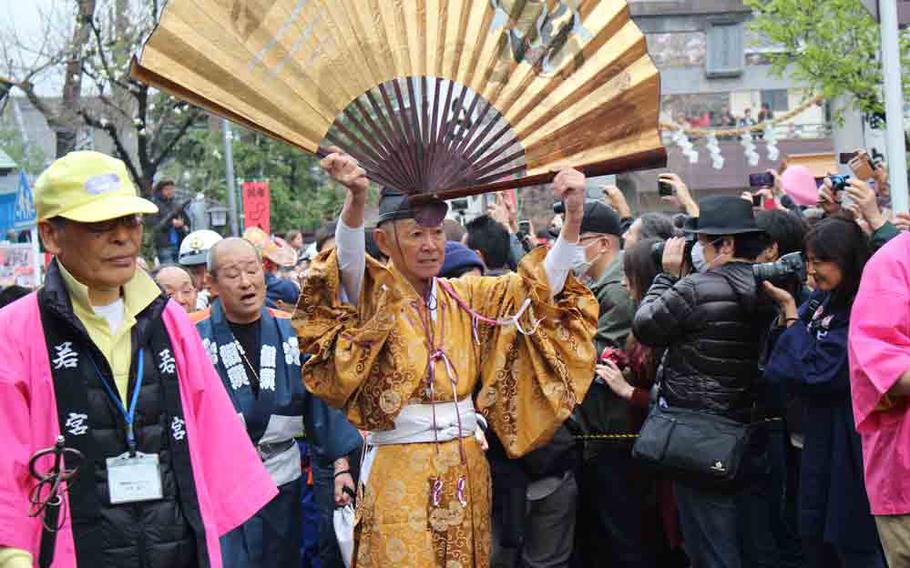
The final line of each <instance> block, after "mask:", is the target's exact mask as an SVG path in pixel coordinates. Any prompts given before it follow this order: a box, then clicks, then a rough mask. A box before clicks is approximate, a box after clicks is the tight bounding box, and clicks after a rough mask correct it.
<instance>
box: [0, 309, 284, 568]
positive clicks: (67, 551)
mask: <svg viewBox="0 0 910 568" xmlns="http://www.w3.org/2000/svg"><path fill="white" fill-rule="evenodd" d="M162 317H163V318H164V325H165V328H166V329H167V331H168V335H169V336H170V338H171V344H172V347H173V352H174V358H175V359H176V361H177V374H178V377H179V379H180V399H181V402H182V403H183V412H184V418H185V420H186V431H187V436H188V440H189V452H190V460H191V462H192V465H193V478H194V480H195V483H196V494H197V498H198V500H199V510H200V513H201V515H202V522H203V524H204V525H205V534H206V544H207V546H208V553H209V558H210V560H211V564H212V566H214V567H220V566H221V549H220V546H219V544H218V538H219V537H220V536H221V535H223V534H225V533H226V532H228V531H230V530H231V529H233V528H235V527H237V526H238V525H240V524H241V523H243V522H244V521H246V520H247V519H248V518H250V517H252V516H253V515H254V514H255V513H256V512H257V511H258V510H259V509H261V508H262V507H263V506H264V505H265V504H266V503H268V502H269V501H270V500H271V499H272V498H273V497H274V496H275V495H276V494H277V488H276V487H275V484H274V482H272V478H271V476H269V474H268V472H267V471H266V469H265V468H264V467H263V465H262V463H261V461H260V459H259V456H258V454H257V453H256V451H255V449H254V448H253V445H252V443H251V442H250V438H249V436H248V435H247V433H246V430H245V429H244V427H243V424H242V422H241V421H240V420H239V419H238V418H237V412H236V411H235V410H234V406H233V405H232V404H231V401H230V398H228V394H227V392H226V391H225V389H224V385H223V384H222V382H221V379H220V378H219V376H218V374H217V373H216V371H215V369H214V367H212V364H211V360H210V359H209V356H208V353H207V352H206V351H205V349H204V348H203V346H202V341H201V339H200V338H199V335H198V334H197V332H196V328H195V327H194V326H193V324H192V323H190V320H189V319H188V318H187V316H186V314H185V313H184V311H183V309H182V308H181V307H180V306H178V305H177V304H175V303H174V302H173V301H169V302H168V304H167V307H166V308H165V310H164V313H163V316H162ZM59 433H60V427H59V423H58V419H57V406H56V400H55V397H54V384H53V378H52V375H51V368H50V361H49V358H48V351H47V346H46V344H45V341H44V331H43V328H42V325H41V317H40V314H39V311H38V299H37V294H32V295H30V296H28V297H26V298H23V299H22V300H20V301H18V302H16V303H14V304H12V305H10V306H7V307H6V308H4V309H3V310H0V546H3V547H13V548H21V549H24V550H28V551H29V552H31V553H32V555H33V556H34V558H35V561H36V562H37V558H38V548H39V545H40V541H41V522H40V520H39V519H33V518H30V517H29V516H28V512H29V491H30V490H31V489H32V487H33V486H34V484H35V482H34V479H33V478H32V477H31V476H30V475H29V472H28V460H29V457H30V456H31V455H32V454H34V453H35V452H36V451H37V450H40V449H43V448H49V447H51V446H53V445H54V441H55V440H56V438H57V436H58V435H59ZM50 461H51V459H50V458H47V460H46V462H45V463H43V464H40V465H39V470H40V471H46V470H47V468H48V467H49V466H50ZM88 473H90V472H88ZM65 511H66V513H67V515H66V518H65V519H64V526H63V529H62V530H61V531H60V532H59V533H58V536H57V548H56V555H55V557H54V563H53V566H54V568H70V567H74V566H76V555H75V550H74V547H73V533H72V527H71V524H70V520H69V515H68V512H69V503H67V506H66V509H65Z"/></svg>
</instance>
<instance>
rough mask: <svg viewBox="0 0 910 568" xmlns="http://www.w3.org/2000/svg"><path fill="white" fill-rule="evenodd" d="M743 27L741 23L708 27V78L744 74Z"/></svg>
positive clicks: (717, 23)
mask: <svg viewBox="0 0 910 568" xmlns="http://www.w3.org/2000/svg"><path fill="white" fill-rule="evenodd" d="M744 59H745V52H744V51H743V26H742V24H741V23H739V22H732V23H731V22H715V23H710V24H709V25H708V53H707V57H706V58H705V72H706V73H707V75H708V77H737V76H739V75H740V74H742V72H743V65H744Z"/></svg>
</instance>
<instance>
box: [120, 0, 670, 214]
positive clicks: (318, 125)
mask: <svg viewBox="0 0 910 568" xmlns="http://www.w3.org/2000/svg"><path fill="white" fill-rule="evenodd" d="M132 73H133V76H134V77H136V78H137V79H139V80H141V81H144V82H146V83H149V84H151V85H153V86H155V87H158V88H160V89H162V90H165V91H168V92H170V93H171V94H173V95H175V96H177V97H178V98H181V99H185V100H186V101H188V102H191V103H193V104H195V105H198V106H200V107H202V108H205V109H207V110H209V111H211V112H214V113H216V114H220V115H222V116H225V117H227V118H229V119H231V120H233V121H235V122H238V123H240V124H243V125H246V126H248V127H250V128H253V129H256V130H258V131H261V132H263V133H265V134H268V135H270V136H273V137H275V138H278V139H281V140H284V141H287V142H289V143H290V144H293V145H295V146H298V147H300V148H302V149H304V150H306V151H308V152H311V153H314V154H318V155H325V153H326V152H327V151H328V150H327V149H328V148H330V147H333V146H337V147H340V148H342V149H343V150H345V151H346V152H348V153H350V154H351V155H352V156H354V157H355V158H357V159H358V160H359V161H360V163H361V165H362V166H363V167H364V169H365V170H366V171H367V173H368V175H369V177H370V178H371V179H372V180H373V181H375V182H376V183H379V184H381V185H384V186H390V187H394V188H396V189H399V190H402V191H405V192H408V193H430V194H434V195H437V196H440V197H445V198H449V197H455V196H459V195H469V194H476V193H484V192H488V191H493V190H497V189H503V188H507V187H519V186H526V185H533V184H538V183H543V182H545V181H548V180H549V179H551V178H552V173H551V172H552V171H553V170H554V169H555V168H557V167H560V166H566V165H571V166H575V167H581V168H583V169H584V170H585V172H586V173H587V174H588V175H601V174H606V173H616V172H621V171H628V170H632V169H642V168H651V167H658V166H661V165H663V164H664V163H665V161H666V151H665V150H664V148H663V146H662V145H661V142H660V136H659V132H658V112H659V99H660V78H659V75H658V72H657V69H656V68H655V67H654V64H653V62H652V61H651V59H650V58H649V57H648V53H647V49H646V45H645V39H644V36H643V35H642V33H641V31H640V30H639V29H638V28H637V27H636V25H635V24H634V23H633V22H632V21H631V19H630V18H629V8H628V6H627V5H626V2H625V0H601V1H596V0H577V1H569V2H557V1H541V0H537V1H532V0H526V1H522V0H170V1H169V2H168V4H167V6H166V7H165V8H164V10H163V12H162V15H161V20H160V22H159V24H158V27H157V28H156V29H155V31H154V32H153V33H152V35H151V36H150V37H149V39H148V41H147V42H146V44H145V46H144V48H143V49H142V52H141V54H140V56H139V58H138V60H137V61H135V62H134V65H133V69H132Z"/></svg>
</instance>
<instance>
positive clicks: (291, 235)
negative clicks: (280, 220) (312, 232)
mask: <svg viewBox="0 0 910 568" xmlns="http://www.w3.org/2000/svg"><path fill="white" fill-rule="evenodd" d="M302 234H303V233H302V232H301V231H298V230H297V229H293V230H291V231H288V232H287V233H286V234H285V235H284V240H286V241H287V242H288V244H290V243H291V241H293V240H294V239H295V238H297V235H302Z"/></svg>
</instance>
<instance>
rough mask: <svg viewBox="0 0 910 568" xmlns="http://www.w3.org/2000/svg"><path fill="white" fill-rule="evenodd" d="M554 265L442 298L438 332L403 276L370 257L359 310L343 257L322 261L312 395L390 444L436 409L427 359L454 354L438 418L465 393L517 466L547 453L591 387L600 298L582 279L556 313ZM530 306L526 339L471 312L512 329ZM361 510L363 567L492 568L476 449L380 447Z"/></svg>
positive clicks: (483, 280)
mask: <svg viewBox="0 0 910 568" xmlns="http://www.w3.org/2000/svg"><path fill="white" fill-rule="evenodd" d="M545 252H546V251H545V250H543V249H538V250H535V251H533V252H531V253H530V254H528V255H527V256H526V257H525V259H524V260H523V262H522V263H521V266H520V267H519V270H518V273H515V274H508V275H505V276H500V277H495V278H493V277H464V278H460V279H456V280H447V281H445V282H446V283H448V284H449V285H450V286H445V285H444V284H445V283H443V284H440V285H438V286H437V292H436V303H437V306H436V310H437V311H436V314H437V315H436V318H435V320H434V319H433V318H432V317H430V314H429V313H428V311H427V307H426V305H425V302H424V301H423V300H422V299H421V298H420V297H419V296H418V294H417V293H416V291H415V290H414V288H413V287H412V286H411V285H410V284H409V283H408V282H407V281H406V280H405V279H404V277H403V276H402V275H401V273H400V272H398V271H397V270H396V269H395V268H394V267H393V266H384V265H381V264H379V263H377V262H375V261H373V260H372V259H370V258H369V257H368V258H367V265H366V271H365V275H364V279H363V287H362V290H361V298H360V302H359V304H358V306H357V307H355V306H353V305H351V304H346V303H342V302H341V301H340V300H339V297H340V296H339V290H340V287H341V282H340V275H339V270H338V264H337V258H336V254H335V253H334V252H331V253H327V254H324V255H323V256H321V257H320V258H319V259H318V260H317V261H316V262H315V263H314V264H313V266H312V267H311V268H310V271H309V275H308V277H307V279H306V280H305V282H304V285H303V289H302V293H301V295H300V300H299V303H298V305H297V311H296V313H295V316H294V325H295V327H296V328H297V333H298V339H299V341H300V350H301V352H302V353H304V354H308V355H311V357H310V359H309V360H308V361H307V362H306V364H305V365H304V367H303V380H304V383H305V385H306V387H307V388H308V389H309V390H310V391H311V392H312V393H314V394H316V395H318V396H319V397H321V398H322V399H323V400H325V401H326V402H327V403H328V404H330V405H332V406H335V407H338V408H343V409H344V410H345V411H346V413H347V417H348V419H349V420H350V421H351V422H352V423H353V424H354V425H355V426H357V427H358V428H360V429H362V430H370V431H384V430H391V429H392V428H393V427H394V422H393V421H394V420H395V418H396V416H397V415H398V413H399V412H400V410H401V409H402V407H403V406H404V405H406V404H409V403H418V404H428V403H430V402H431V400H430V396H429V389H428V385H427V377H428V376H429V373H428V367H429V366H428V361H429V356H430V354H431V353H433V352H435V351H436V350H437V349H438V348H442V349H443V350H444V351H445V353H446V354H447V356H448V360H449V361H450V362H451V366H452V368H451V369H448V368H447V365H446V364H445V362H444V360H442V359H437V360H435V363H434V365H435V369H434V371H435V372H434V373H433V375H434V385H433V391H432V392H433V398H434V399H435V402H436V405H437V407H442V406H444V405H449V406H453V400H454V395H453V382H454V390H455V392H456V393H457V397H458V399H459V400H461V399H464V398H465V397H470V396H474V397H475V406H476V408H477V410H478V412H479V413H480V414H481V415H482V416H483V417H484V418H485V419H486V420H487V422H488V423H489V425H490V426H491V427H492V428H493V430H494V431H495V432H496V435H497V436H498V437H499V439H500V440H501V441H502V443H503V446H504V447H505V449H506V451H507V452H508V453H509V455H510V456H513V457H517V456H521V455H523V454H525V453H527V452H528V451H531V450H533V449H535V448H537V447H539V446H541V445H543V444H545V443H546V442H547V441H549V439H550V438H551V436H552V435H553V433H554V432H555V431H556V428H557V427H558V426H559V425H560V424H561V423H562V422H563V421H564V420H565V419H566V418H568V417H569V415H570V414H571V412H572V410H573V408H574V407H575V405H576V404H577V403H578V402H580V401H581V400H582V399H583V398H584V395H585V393H586V392H587V389H588V387H589V386H590V383H591V381H592V378H593V376H594V362H595V352H594V342H593V335H594V332H595V329H596V324H597V314H598V306H597V301H596V300H595V298H594V297H593V296H592V295H591V293H590V292H589V291H588V289H587V288H585V287H584V286H582V285H581V284H579V283H578V282H577V281H576V280H575V279H574V278H573V277H572V276H569V277H568V279H567V281H566V284H565V287H564V290H563V292H562V293H561V294H560V295H559V296H558V300H552V299H551V298H550V293H549V285H548V282H547V277H546V274H545V271H544V268H543V259H544V255H545ZM455 296H457V297H459V298H461V299H462V301H463V304H464V305H461V306H460V305H459V302H458V301H457V299H456V298H455ZM529 298H530V306H529V307H528V308H527V309H525V310H524V312H523V315H522V316H521V318H520V327H521V329H522V330H523V331H524V333H522V331H521V330H519V328H518V327H517V326H515V325H489V324H488V323H484V322H482V321H477V319H475V318H474V317H473V316H472V315H471V314H470V313H469V312H468V311H467V310H466V309H465V308H470V309H472V310H474V311H475V312H476V313H479V314H480V315H482V316H486V317H488V318H493V319H496V318H506V317H509V316H512V315H514V314H516V312H519V311H520V310H521V308H522V305H523V304H524V303H525V301H526V299H529ZM424 326H432V331H430V332H429V333H427V331H425V330H430V329H431V328H430V327H424ZM428 337H429V338H431V339H430V341H432V342H434V343H435V345H433V346H432V347H431V346H430V345H428ZM440 344H441V345H440ZM462 452H463V453H462ZM462 456H463V457H462ZM459 479H464V482H463V485H464V486H463V487H462V491H459V490H458V485H459ZM437 480H438V481H441V486H440V487H439V489H440V491H441V494H438V493H437V494H436V496H435V497H434V496H433V491H432V489H433V486H434V482H436V481H437ZM434 501H435V503H436V504H435V505H434ZM357 503H358V505H357V513H356V515H355V518H356V527H355V543H356V544H355V552H354V556H355V559H354V564H355V565H356V566H358V567H382V568H388V567H397V566H421V567H423V566H426V567H433V566H438V567H443V568H458V567H462V568H469V567H472V566H477V567H486V566H488V565H489V556H490V473H489V468H488V466H487V461H486V458H485V457H484V455H483V451H482V450H481V449H480V445H479V444H478V442H477V441H476V440H475V438H474V437H466V438H462V439H461V441H459V440H457V439H456V440H451V441H444V442H438V443H433V442H430V443H411V444H398V445H386V446H380V447H378V448H377V450H376V454H375V460H374V461H373V464H372V466H371V470H370V474H369V480H368V481H367V483H366V485H365V486H364V485H361V487H360V488H359V490H358V501H357Z"/></svg>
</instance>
